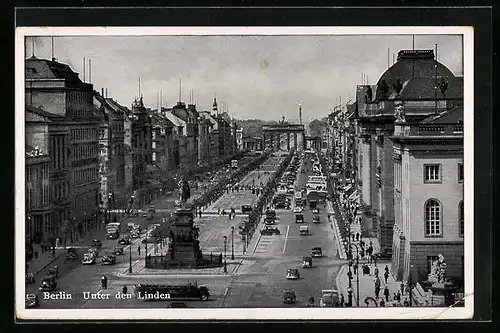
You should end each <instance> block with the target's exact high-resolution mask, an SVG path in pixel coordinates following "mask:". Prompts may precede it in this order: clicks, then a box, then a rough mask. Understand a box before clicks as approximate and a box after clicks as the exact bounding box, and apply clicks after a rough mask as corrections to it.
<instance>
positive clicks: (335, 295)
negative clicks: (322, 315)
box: [319, 289, 340, 308]
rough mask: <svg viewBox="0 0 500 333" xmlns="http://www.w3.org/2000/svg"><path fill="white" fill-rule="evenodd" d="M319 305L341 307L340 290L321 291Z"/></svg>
mask: <svg viewBox="0 0 500 333" xmlns="http://www.w3.org/2000/svg"><path fill="white" fill-rule="evenodd" d="M319 306H320V307H322V308H325V307H339V306H340V299H339V292H338V291H337V290H336V289H325V290H322V291H321V298H320V299H319Z"/></svg>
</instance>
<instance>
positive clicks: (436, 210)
mask: <svg viewBox="0 0 500 333" xmlns="http://www.w3.org/2000/svg"><path fill="white" fill-rule="evenodd" d="M440 235H441V205H440V204H439V202H438V201H437V200H435V199H430V200H428V201H427V202H426V203H425V236H440Z"/></svg>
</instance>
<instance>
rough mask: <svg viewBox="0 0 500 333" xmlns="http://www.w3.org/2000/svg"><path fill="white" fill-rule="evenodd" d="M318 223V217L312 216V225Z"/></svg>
mask: <svg viewBox="0 0 500 333" xmlns="http://www.w3.org/2000/svg"><path fill="white" fill-rule="evenodd" d="M319 222H320V218H319V215H313V223H319Z"/></svg>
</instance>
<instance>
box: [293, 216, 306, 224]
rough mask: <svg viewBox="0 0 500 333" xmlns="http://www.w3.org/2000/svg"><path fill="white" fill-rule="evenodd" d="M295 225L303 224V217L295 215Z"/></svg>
mask: <svg viewBox="0 0 500 333" xmlns="http://www.w3.org/2000/svg"><path fill="white" fill-rule="evenodd" d="M295 223H304V215H302V214H295Z"/></svg>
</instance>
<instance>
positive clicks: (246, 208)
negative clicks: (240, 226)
mask: <svg viewBox="0 0 500 333" xmlns="http://www.w3.org/2000/svg"><path fill="white" fill-rule="evenodd" d="M252 211H253V208H252V206H250V205H242V206H241V212H242V213H244V214H245V213H251V212H252Z"/></svg>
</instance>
